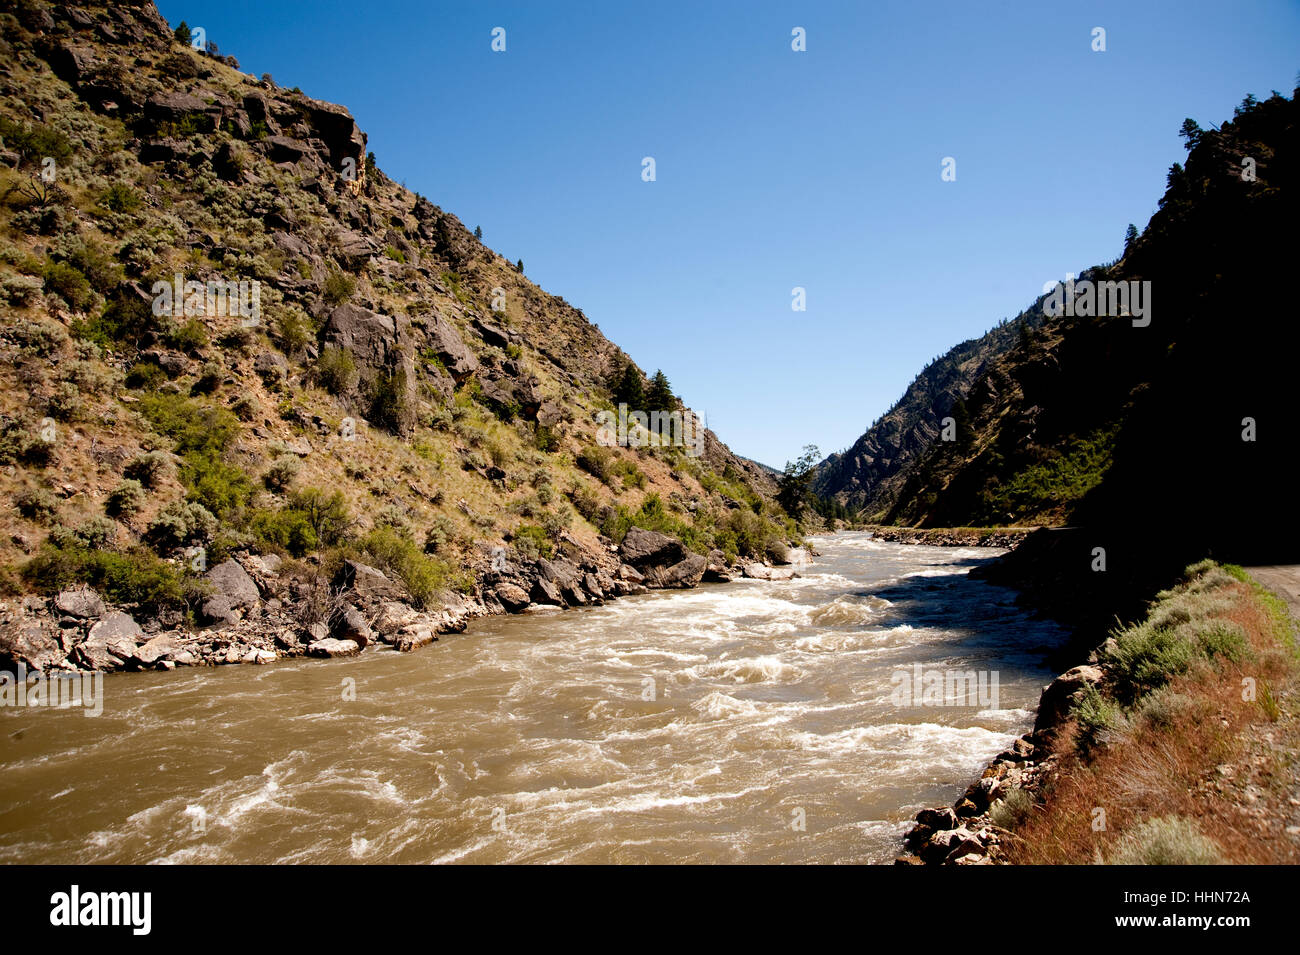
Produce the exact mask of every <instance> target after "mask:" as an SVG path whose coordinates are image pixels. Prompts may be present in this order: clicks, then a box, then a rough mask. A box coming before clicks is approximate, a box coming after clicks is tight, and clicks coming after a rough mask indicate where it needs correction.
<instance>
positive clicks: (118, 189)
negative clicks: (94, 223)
mask: <svg viewBox="0 0 1300 955" xmlns="http://www.w3.org/2000/svg"><path fill="white" fill-rule="evenodd" d="M142 201H143V199H142V198H141V196H140V193H138V192H136V191H135V190H134V189H132V188H131V187H130V186H128V185H126V184H125V183H121V182H115V183H113V185H111V186H109V187H108V188H107V189H105V190H104V195H103V196H101V197H100V200H99V202H100V205H102V206H103V207H104V208H105V209H107V210H108V211H109V212H135V210H136V209H139V208H140V204H141V202H142Z"/></svg>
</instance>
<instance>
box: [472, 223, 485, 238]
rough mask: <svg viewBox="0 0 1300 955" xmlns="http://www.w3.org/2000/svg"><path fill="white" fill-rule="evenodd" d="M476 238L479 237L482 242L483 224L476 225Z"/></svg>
mask: <svg viewBox="0 0 1300 955" xmlns="http://www.w3.org/2000/svg"><path fill="white" fill-rule="evenodd" d="M474 238H476V239H478V240H479V241H480V242H482V241H483V227H482V226H481V225H476V226H475V227H474Z"/></svg>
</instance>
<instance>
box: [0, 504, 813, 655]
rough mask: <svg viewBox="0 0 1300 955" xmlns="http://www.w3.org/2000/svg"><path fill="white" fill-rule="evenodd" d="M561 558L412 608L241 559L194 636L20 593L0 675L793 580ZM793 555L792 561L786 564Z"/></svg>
mask: <svg viewBox="0 0 1300 955" xmlns="http://www.w3.org/2000/svg"><path fill="white" fill-rule="evenodd" d="M561 548H562V550H563V551H564V556H556V557H553V558H550V559H547V558H544V557H538V558H536V559H532V560H527V561H514V562H510V561H506V560H504V559H502V556H501V555H499V554H498V555H497V556H491V555H485V556H484V557H482V558H480V559H478V560H476V561H475V562H473V563H472V564H471V565H470V569H472V570H474V571H475V573H476V580H477V583H476V585H475V590H474V592H473V593H472V594H446V595H444V599H442V600H441V601H439V602H438V603H437V605H435V606H425V607H417V606H415V605H414V604H413V603H412V601H411V599H410V597H409V595H408V594H407V593H406V591H405V588H404V587H403V586H402V585H401V584H400V583H399V582H398V581H396V580H393V579H392V578H390V577H389V576H387V575H386V574H384V573H383V572H382V571H381V570H379V569H377V568H375V567H371V566H369V565H367V564H363V563H361V562H360V561H356V560H345V561H343V563H342V565H341V566H340V568H339V569H338V571H337V572H336V573H334V574H333V575H332V576H330V577H328V578H323V577H322V576H320V575H317V576H316V577H315V578H309V577H306V576H305V575H303V574H301V573H297V574H293V573H288V572H286V569H285V565H284V564H283V562H282V561H281V560H280V558H278V557H276V556H275V555H270V554H254V553H249V552H239V553H236V554H235V555H234V556H232V557H230V558H228V559H226V560H225V561H222V562H221V563H220V564H217V565H216V566H214V567H212V568H211V569H209V570H208V571H206V573H204V574H203V575H202V577H201V580H202V581H203V582H204V583H205V584H206V586H207V589H208V593H207V594H206V595H205V596H204V597H203V599H202V601H201V603H200V605H199V606H198V607H197V608H196V611H195V614H194V616H195V618H196V622H195V624H193V625H189V624H185V623H183V622H182V621H181V620H180V619H179V615H172V616H171V617H169V616H167V615H165V614H159V615H155V616H150V617H148V618H147V619H146V618H145V617H144V615H142V614H139V613H138V611H137V610H136V608H132V607H110V606H108V605H107V604H106V603H105V602H104V600H103V599H102V598H101V597H100V596H99V595H98V594H97V593H96V592H95V591H93V590H91V589H90V588H88V587H84V586H83V587H76V588H70V589H67V590H63V591H61V592H59V593H58V594H56V595H54V596H53V597H42V596H35V595H29V596H25V597H22V598H19V599H15V600H12V601H6V602H3V603H0V668H17V666H18V665H19V664H24V665H25V666H26V667H27V669H28V670H29V671H34V670H40V671H47V672H86V671H91V672H114V671H140V670H174V669H176V668H177V667H194V666H220V665H227V664H266V663H273V662H275V661H277V660H280V659H292V658H296V657H304V656H307V657H320V658H335V657H349V656H356V655H357V654H360V653H362V652H364V651H366V649H367V648H369V647H372V646H377V645H387V646H389V647H392V648H393V649H396V650H398V651H401V652H410V651H412V650H416V649H418V648H420V647H424V646H427V645H428V644H430V643H434V642H435V641H437V639H438V636H439V635H440V634H445V633H460V632H463V631H464V630H465V628H466V627H467V626H468V624H469V621H470V620H472V619H474V618H476V617H483V616H488V615H492V614H502V613H512V614H519V613H524V612H526V611H528V610H529V609H531V608H536V607H543V606H550V607H559V608H563V609H568V608H572V607H586V606H594V605H598V604H602V603H604V602H605V601H607V600H612V599H616V598H618V597H624V596H630V595H633V594H641V593H646V592H648V591H650V590H672V589H689V588H693V587H695V586H696V585H698V584H699V583H701V582H716V583H727V582H730V581H732V580H734V579H737V578H742V577H743V578H751V579H757V580H789V579H791V578H794V577H797V576H798V573H797V572H796V571H795V570H794V569H793V567H792V566H790V565H789V564H787V565H784V566H773V565H772V564H771V563H770V562H767V561H764V562H758V561H738V562H734V563H729V562H728V561H727V560H726V558H725V556H724V555H723V553H722V552H721V551H718V550H714V551H711V552H710V553H709V554H708V555H700V554H694V553H691V552H690V551H689V550H687V548H686V547H685V545H683V544H682V542H681V541H679V540H677V539H675V538H673V537H669V536H668V535H665V534H661V533H658V532H657V531H649V530H645V529H643V528H639V527H634V528H632V529H631V530H629V531H628V533H627V536H626V537H625V538H624V540H623V542H622V544H620V545H617V546H616V545H614V544H613V542H612V541H608V540H604V539H602V541H601V548H600V549H599V550H595V549H592V548H590V547H584V546H583V545H582V544H581V543H579V542H578V541H577V540H575V539H573V538H572V537H566V538H564V539H563V540H562V541H561ZM800 554H801V552H799V551H797V550H795V551H792V552H791V558H792V559H798V558H799V556H800ZM137 616H140V617H141V619H142V620H143V623H142V622H141V621H140V620H137Z"/></svg>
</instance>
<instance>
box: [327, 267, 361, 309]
mask: <svg viewBox="0 0 1300 955" xmlns="http://www.w3.org/2000/svg"><path fill="white" fill-rule="evenodd" d="M356 291H357V283H356V279H354V278H353V277H352V276H350V275H348V274H346V273H345V272H331V273H330V274H329V275H328V276H326V278H325V291H324V294H325V301H327V302H329V304H331V305H342V304H343V303H344V302H346V301H349V300H350V299H351V298H352V296H353V295H354V294H356Z"/></svg>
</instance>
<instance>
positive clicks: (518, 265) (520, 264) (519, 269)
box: [515, 259, 524, 274]
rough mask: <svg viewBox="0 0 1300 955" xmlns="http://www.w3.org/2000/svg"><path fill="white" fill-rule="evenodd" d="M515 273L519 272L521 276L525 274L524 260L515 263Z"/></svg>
mask: <svg viewBox="0 0 1300 955" xmlns="http://www.w3.org/2000/svg"><path fill="white" fill-rule="evenodd" d="M515 271H516V272H519V273H520V274H523V271H524V260H523V259H520V260H519V261H518V262H516V263H515Z"/></svg>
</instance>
